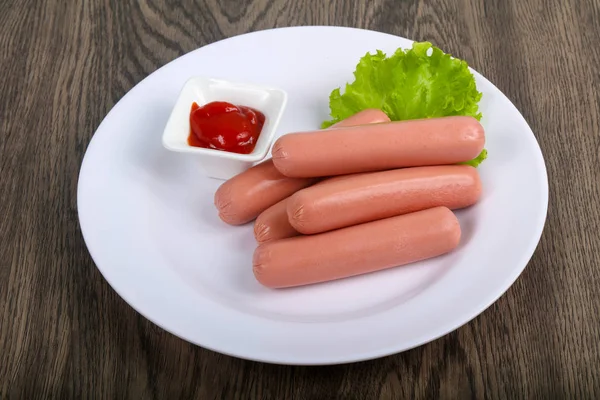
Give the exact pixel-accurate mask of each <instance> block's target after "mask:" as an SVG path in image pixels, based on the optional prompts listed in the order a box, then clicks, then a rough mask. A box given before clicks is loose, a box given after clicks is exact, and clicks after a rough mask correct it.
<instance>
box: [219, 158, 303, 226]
mask: <svg viewBox="0 0 600 400" xmlns="http://www.w3.org/2000/svg"><path fill="white" fill-rule="evenodd" d="M313 182H314V179H296V178H288V177H286V176H283V175H282V174H281V173H280V172H279V171H277V169H275V167H274V166H273V161H272V160H267V161H263V162H262V163H260V164H257V165H255V166H253V167H252V168H249V169H247V170H246V171H244V172H242V173H241V174H238V175H236V176H234V177H233V178H231V179H229V180H227V181H225V182H224V183H223V184H222V185H221V186H219V188H218V189H217V191H216V192H215V199H214V202H215V206H216V207H217V210H218V211H219V217H220V218H221V219H222V220H223V221H224V222H226V223H228V224H230V225H242V224H245V223H247V222H250V221H252V220H253V219H254V218H256V217H257V216H258V215H259V214H260V213H261V212H263V211H264V210H266V209H267V208H269V207H271V206H272V205H273V204H275V203H277V202H279V201H281V200H283V199H285V198H286V197H289V196H290V195H291V194H292V193H295V192H297V191H298V190H300V189H303V188H305V187H307V186H309V185H310V184H312V183H313Z"/></svg>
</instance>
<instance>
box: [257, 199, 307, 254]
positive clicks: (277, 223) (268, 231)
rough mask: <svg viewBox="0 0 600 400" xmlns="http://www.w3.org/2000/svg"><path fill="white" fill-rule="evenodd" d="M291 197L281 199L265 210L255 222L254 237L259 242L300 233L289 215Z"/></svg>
mask: <svg viewBox="0 0 600 400" xmlns="http://www.w3.org/2000/svg"><path fill="white" fill-rule="evenodd" d="M288 200H289V198H287V199H283V200H281V201H280V202H279V203H277V204H275V205H272V206H271V207H269V208H267V209H266V210H265V211H263V212H262V213H261V214H260V215H259V216H258V218H256V222H254V237H255V238H256V241H257V242H258V243H263V242H268V241H271V240H276V239H283V238H288V237H292V236H297V235H299V233H298V231H297V230H295V229H294V228H293V227H292V225H290V221H289V220H288V215H287V202H288Z"/></svg>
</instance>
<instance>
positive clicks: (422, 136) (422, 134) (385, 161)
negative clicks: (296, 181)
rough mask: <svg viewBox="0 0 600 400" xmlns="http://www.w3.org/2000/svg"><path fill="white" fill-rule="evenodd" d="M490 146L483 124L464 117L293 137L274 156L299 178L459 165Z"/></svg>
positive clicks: (278, 145)
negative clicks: (486, 140)
mask: <svg viewBox="0 0 600 400" xmlns="http://www.w3.org/2000/svg"><path fill="white" fill-rule="evenodd" d="M484 144H485V134H484V131H483V127H482V126H481V124H480V123H479V122H478V121H477V120H476V119H475V118H473V117H462V116H459V117H444V118H432V119H421V120H411V121H400V122H389V123H383V124H373V125H361V126H354V127H345V128H337V129H326V130H321V131H314V132H302V133H292V134H288V135H284V136H282V137H280V138H279V139H278V140H277V141H276V142H275V145H274V146H273V152H272V153H273V162H274V164H275V167H276V168H277V169H278V170H279V171H280V172H281V173H282V174H284V175H286V176H289V177H296V178H298V177H318V176H333V175H343V174H351V173H357V172H368V171H381V170H387V169H395V168H403V167H415V166H425V165H445V164H456V163H460V162H464V161H468V160H471V159H473V158H475V157H477V156H478V155H479V153H480V152H481V150H482V149H483V146H484Z"/></svg>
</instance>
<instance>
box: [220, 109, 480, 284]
mask: <svg viewBox="0 0 600 400" xmlns="http://www.w3.org/2000/svg"><path fill="white" fill-rule="evenodd" d="M484 144H485V134H484V130H483V127H482V126H481V125H480V124H479V122H478V121H477V120H476V119H474V118H472V117H460V116H458V117H444V118H435V119H424V120H413V121H401V122H390V121H389V118H388V117H387V116H386V115H385V114H384V113H383V112H382V111H380V110H365V111H361V112H359V113H357V114H356V115H354V116H352V117H350V118H348V119H346V120H344V121H342V122H340V123H338V124H336V125H334V126H332V127H331V128H329V129H327V130H321V131H315V132H302V133H292V134H288V135H285V136H282V137H281V138H279V140H277V141H276V142H275V144H274V146H273V150H272V154H273V158H272V159H269V160H267V161H264V162H262V163H260V164H258V165H256V166H254V167H252V168H250V169H248V170H247V171H245V172H243V173H241V174H239V175H237V176H235V177H233V178H231V179H230V180H228V181H226V182H225V183H223V184H222V185H221V186H220V187H219V189H218V190H217V192H216V193H215V205H216V207H217V209H218V211H219V216H220V218H221V219H222V220H223V221H224V222H226V223H228V224H231V225H241V224H245V223H248V222H250V221H252V220H254V219H256V221H255V224H254V234H255V237H256V240H257V242H258V243H259V246H258V247H257V249H256V251H255V253H254V258H253V270H254V275H255V277H256V279H257V280H258V281H259V282H260V283H261V284H263V285H265V286H267V287H270V288H284V287H292V286H300V285H307V284H312V283H317V282H324V281H330V280H334V279H340V278H345V277H349V276H354V275H359V274H364V273H368V272H373V271H378V270H382V269H386V268H391V267H394V266H399V265H404V264H408V263H411V262H415V261H419V260H424V259H427V258H431V257H436V256H439V255H442V254H445V253H447V252H450V251H451V250H453V249H454V248H455V247H456V246H458V243H459V241H460V236H461V231H460V225H459V223H458V220H457V219H456V216H455V215H454V213H453V212H452V211H451V210H456V209H460V208H465V207H468V206H471V205H473V204H474V203H476V202H477V201H478V199H479V197H480V195H481V181H480V179H479V174H478V173H477V170H476V169H475V168H473V167H470V166H467V165H460V163H462V162H465V161H468V160H471V159H473V158H475V157H477V155H478V154H479V153H480V152H481V150H482V149H483V147H484Z"/></svg>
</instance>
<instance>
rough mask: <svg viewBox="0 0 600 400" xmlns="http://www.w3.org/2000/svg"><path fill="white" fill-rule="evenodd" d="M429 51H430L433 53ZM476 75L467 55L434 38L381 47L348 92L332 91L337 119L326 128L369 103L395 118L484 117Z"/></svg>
mask: <svg viewBox="0 0 600 400" xmlns="http://www.w3.org/2000/svg"><path fill="white" fill-rule="evenodd" d="M428 53H429V54H428ZM480 99H481V93H480V92H479V91H478V90H477V86H476V84H475V78H474V77H473V74H471V72H470V71H469V68H468V65H467V63H466V62H465V61H463V60H459V59H457V58H453V57H452V56H450V55H449V54H446V53H444V52H443V51H442V50H440V49H439V48H437V47H435V46H433V45H432V44H431V43H429V42H420V43H418V42H415V43H413V46H412V49H409V50H403V49H398V50H396V52H395V53H394V54H393V55H392V56H390V57H387V56H386V54H385V53H383V52H382V51H380V50H377V52H376V53H375V54H370V53H367V54H366V55H365V56H364V57H362V58H361V59H360V61H359V63H358V65H357V66H356V71H354V82H352V83H348V84H346V87H345V90H344V93H343V94H342V93H341V91H340V89H339V88H338V89H335V90H333V91H332V92H331V95H330V96H329V108H330V111H331V117H332V119H331V120H329V121H325V122H323V124H322V127H323V128H328V127H329V126H331V125H333V124H335V123H337V122H340V121H341V120H343V119H345V118H348V117H350V116H351V115H354V114H356V113H357V112H359V111H362V110H365V109H367V108H378V109H380V110H382V111H383V112H385V113H386V114H387V115H388V116H389V117H390V119H391V120H392V121H403V120H407V119H419V118H435V117H446V116H451V115H468V116H472V117H475V118H477V119H478V120H480V119H481V113H480V112H479V105H478V104H479V100H480ZM486 157H487V151H485V150H484V151H483V152H482V153H481V154H480V155H479V156H478V157H477V158H475V159H474V160H471V161H469V162H467V163H466V164H469V165H473V166H477V165H479V164H480V163H481V162H482V161H483V160H484V159H485V158H486Z"/></svg>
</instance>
